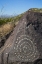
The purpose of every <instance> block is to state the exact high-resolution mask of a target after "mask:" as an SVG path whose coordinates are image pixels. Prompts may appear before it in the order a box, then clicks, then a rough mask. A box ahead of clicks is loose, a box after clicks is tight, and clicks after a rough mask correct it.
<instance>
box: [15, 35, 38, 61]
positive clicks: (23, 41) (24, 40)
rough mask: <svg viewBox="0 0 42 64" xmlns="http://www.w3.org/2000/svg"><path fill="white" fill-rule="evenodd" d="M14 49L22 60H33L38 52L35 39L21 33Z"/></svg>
mask: <svg viewBox="0 0 42 64" xmlns="http://www.w3.org/2000/svg"><path fill="white" fill-rule="evenodd" d="M14 50H15V55H16V56H17V57H18V58H19V59H21V60H22V61H24V60H25V61H30V60H31V61H32V60H33V59H34V58H35V56H36V54H37V51H36V48H35V46H34V44H33V41H32V40H31V39H30V38H29V36H27V35H21V36H20V37H18V38H17V39H16V43H15V45H14Z"/></svg>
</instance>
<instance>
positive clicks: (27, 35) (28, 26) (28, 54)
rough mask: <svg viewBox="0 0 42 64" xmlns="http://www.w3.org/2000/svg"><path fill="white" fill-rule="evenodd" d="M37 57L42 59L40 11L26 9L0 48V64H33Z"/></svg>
mask: <svg viewBox="0 0 42 64" xmlns="http://www.w3.org/2000/svg"><path fill="white" fill-rule="evenodd" d="M37 59H42V13H37V12H28V11H27V12H26V13H25V15H24V16H23V17H22V18H21V20H20V22H19V24H18V25H17V26H16V28H15V30H14V31H13V33H12V34H11V35H10V37H9V39H8V40H7V41H6V43H5V45H4V47H3V48H2V49H1V50H0V64H1V63H2V64H8V63H16V62H17V64H18V63H19V64H26V63H28V64H30V63H31V64H34V62H35V61H36V60H37Z"/></svg>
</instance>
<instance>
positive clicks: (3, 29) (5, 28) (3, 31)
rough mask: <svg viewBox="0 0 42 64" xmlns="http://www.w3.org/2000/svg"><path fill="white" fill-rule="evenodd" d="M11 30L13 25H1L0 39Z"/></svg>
mask: <svg viewBox="0 0 42 64" xmlns="http://www.w3.org/2000/svg"><path fill="white" fill-rule="evenodd" d="M12 29H13V25H12V24H11V23H7V24H4V25H2V26H1V27H0V37H3V36H5V35H6V34H8V33H9V32H11V30H12Z"/></svg>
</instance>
